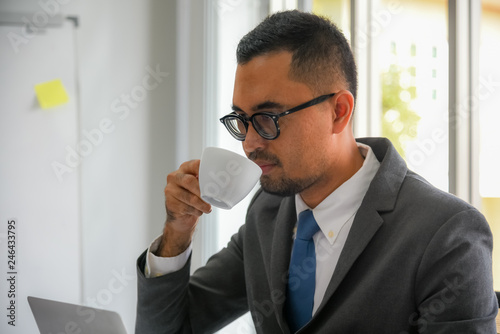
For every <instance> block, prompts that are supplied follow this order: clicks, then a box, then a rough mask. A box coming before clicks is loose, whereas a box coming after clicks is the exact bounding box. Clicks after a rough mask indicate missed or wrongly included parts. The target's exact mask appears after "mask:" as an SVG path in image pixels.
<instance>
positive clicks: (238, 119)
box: [220, 93, 335, 141]
mask: <svg viewBox="0 0 500 334" xmlns="http://www.w3.org/2000/svg"><path fill="white" fill-rule="evenodd" d="M334 95H335V93H332V94H327V95H321V96H319V97H316V98H314V99H312V100H311V101H307V102H306V103H302V104H301V105H298V106H296V107H294V108H292V109H289V110H287V111H284V112H282V113H280V114H275V113H272V112H258V113H255V114H253V115H252V116H250V117H248V116H246V115H241V114H237V113H236V112H232V113H230V114H229V115H226V116H224V117H222V118H221V119H220V121H221V123H222V124H224V126H225V127H226V129H227V131H229V133H230V134H231V135H232V136H233V137H234V138H235V139H237V140H239V141H244V140H245V138H246V136H247V132H248V123H252V126H253V128H254V129H255V131H257V133H258V134H259V135H260V136H261V137H262V138H264V139H267V140H273V139H276V138H278V136H279V135H280V126H279V124H278V120H279V119H280V118H281V117H284V116H287V115H290V114H292V113H294V112H296V111H299V110H302V109H306V108H309V107H312V106H314V105H316V104H319V103H321V102H324V101H326V100H328V99H329V98H330V97H332V96H334Z"/></svg>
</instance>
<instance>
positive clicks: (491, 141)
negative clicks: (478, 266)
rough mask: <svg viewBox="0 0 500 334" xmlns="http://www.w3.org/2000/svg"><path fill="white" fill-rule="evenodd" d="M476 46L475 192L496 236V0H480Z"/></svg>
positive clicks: (499, 224)
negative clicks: (478, 31) (476, 155)
mask: <svg viewBox="0 0 500 334" xmlns="http://www.w3.org/2000/svg"><path fill="white" fill-rule="evenodd" d="M480 29H481V30H480V49H479V87H478V93H477V97H478V100H479V117H480V119H479V128H480V130H479V141H480V145H479V194H480V197H481V206H482V212H483V213H484V215H485V216H486V219H487V220H488V222H489V223H490V226H491V229H492V232H493V235H494V237H495V238H496V240H500V239H499V238H500V176H499V174H498V166H499V165H500V157H499V153H500V143H499V141H498V138H497V137H496V131H497V128H498V124H500V113H499V112H498V106H499V105H500V68H499V67H498V59H500V44H499V43H498V42H499V41H500V3H499V2H498V1H492V0H483V2H482V13H481V27H480ZM493 272H494V278H495V290H500V247H495V248H494V250H493Z"/></svg>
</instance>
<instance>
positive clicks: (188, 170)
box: [179, 159, 200, 177]
mask: <svg viewBox="0 0 500 334" xmlns="http://www.w3.org/2000/svg"><path fill="white" fill-rule="evenodd" d="M199 171H200V160H199V159H195V160H190V161H186V162H184V163H183V164H182V165H181V166H180V167H179V172H182V173H183V174H190V175H194V176H196V177H197V176H198V174H199Z"/></svg>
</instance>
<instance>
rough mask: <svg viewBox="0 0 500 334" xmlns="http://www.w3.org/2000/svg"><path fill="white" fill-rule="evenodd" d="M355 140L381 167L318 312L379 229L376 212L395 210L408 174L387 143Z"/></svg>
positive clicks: (358, 214)
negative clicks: (371, 153)
mask: <svg viewBox="0 0 500 334" xmlns="http://www.w3.org/2000/svg"><path fill="white" fill-rule="evenodd" d="M357 141H359V142H362V143H365V144H367V145H369V146H370V147H371V148H372V150H373V152H374V153H375V156H376V157H377V159H378V160H379V161H380V162H381V164H380V168H379V170H378V172H377V174H376V175H375V177H374V178H373V180H372V182H371V183H370V187H369V188H368V191H367V193H366V195H365V197H364V198H363V202H362V203H361V206H360V208H359V209H358V212H357V213H356V216H355V218H354V222H353V224H352V227H351V230H350V231H349V235H348V237H347V240H346V243H345V245H344V248H343V249H342V252H341V254H340V257H339V261H338V263H337V267H336V268H335V271H334V273H333V276H332V279H331V281H330V283H329V285H328V288H327V290H326V292H325V296H324V297H323V300H322V302H321V305H320V307H319V308H318V311H317V312H320V311H321V309H322V308H323V307H324V305H325V304H326V303H327V302H328V300H329V299H330V298H332V296H333V294H334V293H335V291H336V290H337V288H338V287H339V285H340V283H341V282H342V281H343V279H344V278H345V276H346V275H347V273H348V272H349V270H350V269H351V267H352V266H353V264H354V262H355V261H356V259H357V258H358V257H359V256H360V255H361V254H362V253H363V251H364V250H365V248H366V246H367V245H368V243H369V242H370V240H371V239H372V238H373V237H374V236H375V234H376V232H377V231H378V229H379V228H380V227H381V226H382V223H383V219H382V217H381V216H380V214H379V212H387V211H391V210H393V209H394V206H395V203H396V199H397V194H398V192H399V188H400V187H401V185H402V183H403V180H404V177H405V176H406V173H407V171H408V169H407V167H406V163H405V162H404V160H403V159H402V158H401V157H400V156H399V154H398V153H397V152H396V150H395V148H394V147H393V146H392V144H391V143H390V142H389V141H388V140H386V139H382V140H381V139H369V138H365V139H357Z"/></svg>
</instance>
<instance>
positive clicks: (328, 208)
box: [295, 143, 380, 244]
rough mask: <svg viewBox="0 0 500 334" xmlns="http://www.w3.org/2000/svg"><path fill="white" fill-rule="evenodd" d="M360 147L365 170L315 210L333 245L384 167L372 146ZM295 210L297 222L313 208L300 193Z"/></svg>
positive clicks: (344, 184)
mask: <svg viewBox="0 0 500 334" xmlns="http://www.w3.org/2000/svg"><path fill="white" fill-rule="evenodd" d="M356 144H357V145H358V149H359V151H360V153H361V155H363V157H364V158H365V160H364V162H363V165H362V166H361V168H360V169H359V170H358V171H357V172H356V174H354V175H353V176H352V177H351V178H350V179H348V180H347V181H345V182H344V183H343V184H341V185H340V187H338V188H337V189H335V191H333V192H332V193H331V194H330V195H328V197H326V198H325V199H324V200H323V201H322V202H321V203H320V204H319V205H318V206H316V207H315V208H314V209H312V211H313V215H314V218H315V219H316V222H317V223H318V225H319V227H320V229H321V231H322V232H323V234H324V235H325V237H326V239H327V240H328V241H329V242H330V244H333V243H334V242H335V240H336V239H337V236H338V235H339V232H340V230H341V229H342V227H343V226H344V225H345V223H347V222H348V221H349V219H350V218H351V217H353V216H354V215H355V214H356V212H357V211H358V208H359V207H360V206H361V202H362V201H363V198H364V196H365V194H366V192H367V191H368V187H369V186H370V183H371V181H372V180H373V177H374V176H375V174H376V173H377V171H378V169H379V167H380V162H379V161H378V160H377V158H376V157H375V154H374V153H373V151H372V149H371V147H370V146H368V145H365V144H362V143H356ZM295 208H296V210H297V219H298V216H299V213H300V212H302V211H304V210H307V209H310V208H309V207H308V206H307V204H306V203H304V201H303V200H302V197H300V194H296V195H295Z"/></svg>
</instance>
